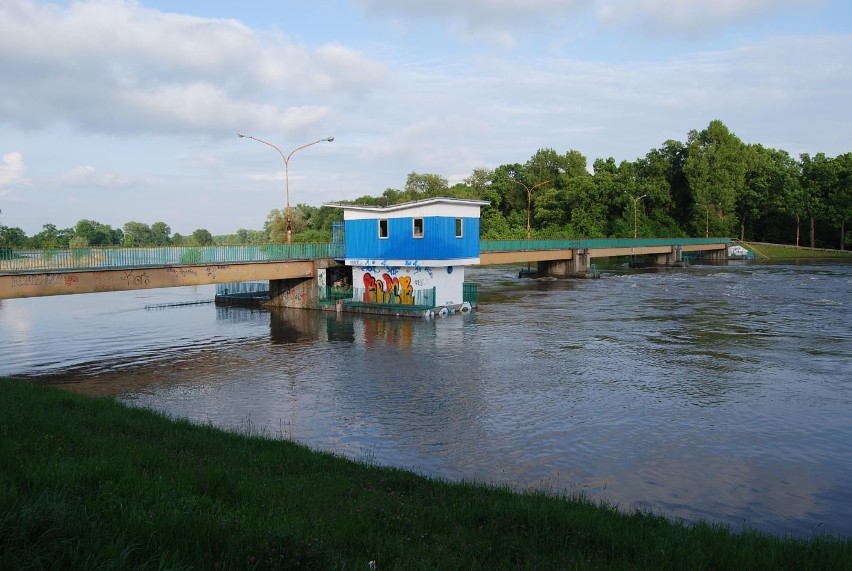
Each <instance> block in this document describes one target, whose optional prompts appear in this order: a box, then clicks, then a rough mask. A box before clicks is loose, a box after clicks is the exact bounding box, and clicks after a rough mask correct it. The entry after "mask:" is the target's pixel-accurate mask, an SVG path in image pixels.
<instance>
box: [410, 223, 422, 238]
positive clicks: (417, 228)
mask: <svg viewBox="0 0 852 571" xmlns="http://www.w3.org/2000/svg"><path fill="white" fill-rule="evenodd" d="M412 222H413V225H414V226H413V227H414V232H413V233H414V237H415V238H422V237H423V219H422V218H415V219H414V220H412Z"/></svg>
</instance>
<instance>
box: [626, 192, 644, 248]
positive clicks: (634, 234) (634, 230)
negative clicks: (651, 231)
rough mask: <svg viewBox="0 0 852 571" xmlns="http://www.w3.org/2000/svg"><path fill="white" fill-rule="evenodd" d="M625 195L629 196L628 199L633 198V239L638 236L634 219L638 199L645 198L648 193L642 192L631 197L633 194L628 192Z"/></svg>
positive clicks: (637, 228)
mask: <svg viewBox="0 0 852 571" xmlns="http://www.w3.org/2000/svg"><path fill="white" fill-rule="evenodd" d="M627 196H629V197H630V199H631V200H633V239H634V240H635V239H636V238H638V237H639V225H638V223H637V220H636V211H637V210H638V209H639V201H640V200H642V199H643V198H645V197H646V196H648V195H647V194H643V195H642V196H640V197H638V198H633V196H632V195H630V194H628V195H627Z"/></svg>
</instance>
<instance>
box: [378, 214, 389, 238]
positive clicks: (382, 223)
mask: <svg viewBox="0 0 852 571" xmlns="http://www.w3.org/2000/svg"><path fill="white" fill-rule="evenodd" d="M387 237H388V221H387V219H383V220H379V238H380V239H387Z"/></svg>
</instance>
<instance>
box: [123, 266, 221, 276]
mask: <svg viewBox="0 0 852 571" xmlns="http://www.w3.org/2000/svg"><path fill="white" fill-rule="evenodd" d="M166 271H167V272H168V273H170V274H177V275H179V276H180V277H184V276H197V275H198V272H197V271H195V270H193V269H192V268H166ZM131 273H132V272H131ZM207 273H208V275H209V273H210V268H207Z"/></svg>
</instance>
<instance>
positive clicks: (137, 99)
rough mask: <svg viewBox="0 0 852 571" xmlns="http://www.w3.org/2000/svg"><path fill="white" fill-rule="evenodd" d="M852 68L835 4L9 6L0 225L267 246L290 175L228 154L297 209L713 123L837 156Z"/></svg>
mask: <svg viewBox="0 0 852 571" xmlns="http://www.w3.org/2000/svg"><path fill="white" fill-rule="evenodd" d="M851 66H852V2H849V1H848V0H467V1H465V0H405V1H400V0H348V1H347V0H312V1H311V2H288V1H282V0H278V1H264V0H255V1H250V2H231V1H224V0H168V1H166V0H139V1H129V0H92V1H88V0H80V1H46V0H0V211H2V213H0V224H2V225H6V226H12V227H20V228H22V229H23V230H24V231H25V232H26V233H27V235H29V236H32V235H33V234H35V233H37V232H39V231H40V230H41V229H42V227H43V225H44V224H54V225H56V226H57V227H59V228H67V227H71V226H74V225H75V224H76V222H77V221H78V220H81V219H90V220H96V221H98V222H102V223H104V224H109V225H110V226H112V227H114V228H121V227H122V226H123V225H124V223H126V222H130V221H134V222H143V223H146V224H153V223H154V222H158V221H162V222H166V223H167V224H168V225H169V226H170V227H171V229H172V231H173V232H179V233H181V234H184V235H187V234H191V233H192V232H193V231H194V230H196V229H198V228H204V229H207V230H209V231H210V232H212V233H213V234H230V233H233V232H235V231H236V230H237V229H240V228H246V229H261V228H262V227H263V223H264V221H265V220H266V217H267V215H268V213H269V212H270V210H272V209H273V208H283V207H284V206H285V204H286V200H287V197H286V194H287V193H286V188H285V182H286V181H285V168H284V167H285V161H284V160H283V157H282V155H279V154H278V152H277V151H276V150H275V149H274V148H273V147H270V146H267V145H264V144H262V143H259V142H257V141H254V140H252V139H249V138H239V137H238V136H237V133H244V134H246V135H251V136H253V137H256V138H258V139H261V140H263V141H266V142H268V143H271V144H272V145H275V146H276V147H278V148H279V149H280V150H281V152H282V154H283V155H284V156H287V155H289V156H290V159H289V169H288V170H289V198H290V204H291V206H295V205H296V204H299V203H305V204H309V205H311V206H320V205H322V204H324V203H328V202H334V201H339V200H346V199H354V198H357V197H359V196H364V195H371V196H378V195H381V193H382V192H384V191H385V190H386V189H388V188H396V189H401V188H403V187H404V186H405V181H406V178H407V176H408V174H409V173H412V172H417V173H420V174H426V173H428V174H438V175H440V176H443V177H445V178H446V179H447V180H448V181H449V183H450V184H451V185H452V184H454V183H456V182H462V181H463V180H464V179H465V178H467V177H468V176H470V175H471V174H472V173H473V171H474V169H478V168H487V169H493V168H496V167H498V166H500V165H503V164H512V163H524V162H526V161H527V160H528V159H529V158H530V157H532V156H533V155H534V154H535V152H536V151H537V150H539V149H554V150H556V151H557V152H559V153H560V154H563V153H566V152H568V151H570V150H576V151H579V152H581V153H582V154H583V155H585V156H586V157H587V159H588V162H589V165H591V164H592V163H593V162H594V160H595V159H597V158H609V157H612V158H614V159H615V160H616V161H617V162H620V161H622V160H627V161H633V160H636V159H637V158H640V157H644V156H645V155H646V154H647V153H648V152H649V151H651V150H652V149H654V148H658V147H660V146H662V144H663V143H664V142H665V141H666V140H669V139H674V140H678V141H682V142H685V141H686V139H687V136H688V133H689V131H691V130H693V129H694V130H699V131H700V130H701V129H704V128H705V127H707V125H708V124H709V123H710V121H712V120H714V119H719V120H721V121H722V122H723V123H724V124H725V125H726V126H727V127H728V128H729V129H730V130H731V131H732V132H733V133H734V134H736V135H737V136H738V137H739V138H740V139H742V140H743V141H744V142H746V143H759V144H762V145H764V146H766V147H771V148H776V149H783V150H786V151H787V152H789V153H790V154H792V155H793V156H798V155H799V154H801V153H810V154H815V153H818V152H824V153H826V154H827V155H829V156H836V155H838V154H841V153H845V152H849V151H850V150H852V67H851ZM327 137H334V141H333V142H330V143H329V142H322V143H317V144H315V145H310V146H309V147H306V148H303V149H298V148H299V147H301V146H302V145H305V144H308V143H312V142H314V141H318V140H321V139H325V138H327ZM296 149H298V151H296V152H293V151H294V150H296ZM291 152H292V154H290V153H291Z"/></svg>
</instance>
